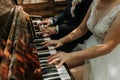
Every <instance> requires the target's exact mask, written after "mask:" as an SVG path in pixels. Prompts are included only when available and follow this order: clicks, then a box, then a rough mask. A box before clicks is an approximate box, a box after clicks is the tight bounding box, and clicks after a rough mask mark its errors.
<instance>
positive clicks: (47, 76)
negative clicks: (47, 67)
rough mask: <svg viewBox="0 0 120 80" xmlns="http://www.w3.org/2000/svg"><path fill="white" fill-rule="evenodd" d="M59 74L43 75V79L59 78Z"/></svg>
mask: <svg viewBox="0 0 120 80" xmlns="http://www.w3.org/2000/svg"><path fill="white" fill-rule="evenodd" d="M59 76H60V75H59V74H50V75H43V78H50V77H57V78H59Z"/></svg>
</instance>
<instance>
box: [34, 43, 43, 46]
mask: <svg viewBox="0 0 120 80" xmlns="http://www.w3.org/2000/svg"><path fill="white" fill-rule="evenodd" d="M35 45H36V46H43V45H42V44H41V43H35Z"/></svg>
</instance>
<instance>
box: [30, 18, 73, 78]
mask: <svg viewBox="0 0 120 80" xmlns="http://www.w3.org/2000/svg"><path fill="white" fill-rule="evenodd" d="M31 21H32V24H33V28H32V29H33V32H34V33H33V35H34V36H33V37H34V38H33V43H34V44H35V46H36V50H37V55H38V57H39V63H40V67H41V70H42V73H43V79H44V80H74V79H73V77H72V75H71V73H70V71H69V70H68V69H67V68H66V65H63V66H61V67H60V68H56V65H49V64H48V63H47V59H48V56H50V55H51V54H55V53H56V50H54V49H53V48H54V47H53V46H47V47H42V45H41V44H40V43H41V42H44V41H45V40H50V38H44V37H42V36H41V35H40V31H41V28H42V27H44V26H43V25H42V26H38V23H39V22H41V17H39V16H37V17H35V16H34V17H33V16H31Z"/></svg>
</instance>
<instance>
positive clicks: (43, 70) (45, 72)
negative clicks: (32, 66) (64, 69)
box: [41, 68, 58, 74]
mask: <svg viewBox="0 0 120 80" xmlns="http://www.w3.org/2000/svg"><path fill="white" fill-rule="evenodd" d="M41 70H42V73H43V74H48V73H53V72H58V71H57V69H56V68H50V69H41Z"/></svg>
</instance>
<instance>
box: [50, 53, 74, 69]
mask: <svg viewBox="0 0 120 80" xmlns="http://www.w3.org/2000/svg"><path fill="white" fill-rule="evenodd" d="M71 59H72V56H71V54H69V53H65V52H62V51H58V52H57V53H56V54H53V55H51V56H49V59H48V63H49V64H50V65H51V64H56V66H57V68H59V67H60V66H62V65H63V63H66V62H69V61H70V60H71Z"/></svg>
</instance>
